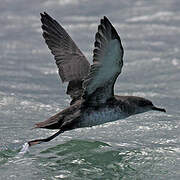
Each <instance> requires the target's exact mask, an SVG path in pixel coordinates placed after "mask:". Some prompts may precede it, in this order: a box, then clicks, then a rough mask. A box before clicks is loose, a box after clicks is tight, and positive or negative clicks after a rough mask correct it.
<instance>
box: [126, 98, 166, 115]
mask: <svg viewBox="0 0 180 180" xmlns="http://www.w3.org/2000/svg"><path fill="white" fill-rule="evenodd" d="M129 102H131V103H133V105H134V107H135V111H136V113H142V112H146V111H151V110H153V111H161V112H166V110H165V109H163V108H158V107H156V106H154V105H153V103H152V102H151V101H150V100H148V99H145V98H142V97H132V98H131V100H130V101H129Z"/></svg>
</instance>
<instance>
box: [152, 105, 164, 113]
mask: <svg viewBox="0 0 180 180" xmlns="http://www.w3.org/2000/svg"><path fill="white" fill-rule="evenodd" d="M152 110H154V111H161V112H166V110H165V109H163V108H158V107H155V106H153V107H152Z"/></svg>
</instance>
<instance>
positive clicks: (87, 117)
mask: <svg viewBox="0 0 180 180" xmlns="http://www.w3.org/2000/svg"><path fill="white" fill-rule="evenodd" d="M126 117H128V115H127V114H126V113H124V112H122V110H121V109H120V108H119V107H117V108H100V109H98V110H93V109H91V110H88V109H87V110H85V111H84V112H83V114H82V116H81V119H80V121H79V124H78V126H79V127H91V126H96V125H100V124H104V123H107V122H112V121H116V120H118V119H123V118H126Z"/></svg>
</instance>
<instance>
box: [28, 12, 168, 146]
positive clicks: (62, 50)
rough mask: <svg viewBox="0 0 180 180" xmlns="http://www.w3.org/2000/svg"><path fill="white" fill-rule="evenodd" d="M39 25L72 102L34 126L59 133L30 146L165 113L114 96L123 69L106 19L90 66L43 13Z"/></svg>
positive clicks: (141, 101) (116, 38)
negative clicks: (76, 131)
mask: <svg viewBox="0 0 180 180" xmlns="http://www.w3.org/2000/svg"><path fill="white" fill-rule="evenodd" d="M41 22H42V30H43V37H44V39H45V42H46V44H47V45H48V47H49V49H50V50H51V53H52V54H53V55H54V59H55V61H56V64H57V67H58V69H59V75H60V78H61V80H62V81H63V82H64V81H66V82H69V84H68V87H67V92H66V93H67V94H68V95H70V97H71V98H72V101H71V103H70V106H69V107H67V108H66V109H64V110H63V111H61V112H59V113H57V114H56V115H54V116H52V117H50V118H49V119H48V120H46V121H43V122H40V123H37V124H36V125H35V127H36V128H47V129H59V131H58V132H57V133H55V134H54V135H53V136H50V137H48V138H46V139H36V140H33V141H29V142H28V143H29V145H30V146H31V145H34V144H38V143H41V142H47V141H50V140H51V139H53V138H55V137H56V136H58V135H59V134H60V133H63V132H64V131H68V130H72V129H75V128H81V127H91V126H94V125H98V124H103V123H106V122H110V121H115V120H118V119H121V118H126V117H128V116H131V115H133V114H137V113H142V112H146V111H149V110H156V111H162V112H165V109H161V108H157V107H155V106H154V105H153V104H152V102H151V101H149V100H147V99H145V98H142V97H135V96H117V95H114V84H115V81H116V79H117V77H118V76H119V74H120V73H121V70H122V67H123V54H124V50H123V46H122V43H121V39H120V37H119V35H118V33H117V32H116V30H115V28H114V27H113V26H112V24H111V23H110V21H109V20H108V18H107V17H104V18H103V19H101V21H100V25H99V26H98V32H97V33H96V35H95V43H94V46H95V47H94V51H93V64H92V65H91V66H90V64H89V62H88V61H87V59H86V58H85V56H84V55H83V54H82V52H81V51H80V49H79V48H78V47H77V46H76V44H75V43H74V41H73V40H72V39H71V37H70V36H69V35H68V34H67V32H66V31H65V30H64V29H63V27H62V26H61V25H60V24H59V23H58V22H57V21H55V20H54V19H53V18H51V17H50V16H49V15H48V14H47V13H45V12H44V14H41Z"/></svg>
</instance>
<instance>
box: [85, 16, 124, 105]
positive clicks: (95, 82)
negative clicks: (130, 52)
mask: <svg viewBox="0 0 180 180" xmlns="http://www.w3.org/2000/svg"><path fill="white" fill-rule="evenodd" d="M94 45H95V49H94V56H93V65H91V68H90V73H89V74H88V76H87V77H86V79H85V81H84V84H83V85H84V88H85V91H84V95H83V97H84V98H85V100H86V103H88V104H91V105H98V104H102V103H105V102H106V101H107V100H108V99H110V98H112V97H113V96H114V83H115V81H116V79H117V77H118V75H119V74H120V73H121V69H122V66H123V53H124V51H123V47H122V44H121V40H120V37H119V36H118V34H117V32H116V30H115V28H114V27H113V26H112V24H111V23H110V21H109V20H108V19H107V17H104V19H101V23H100V25H99V26H98V32H97V33H96V36H95V44H94Z"/></svg>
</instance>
